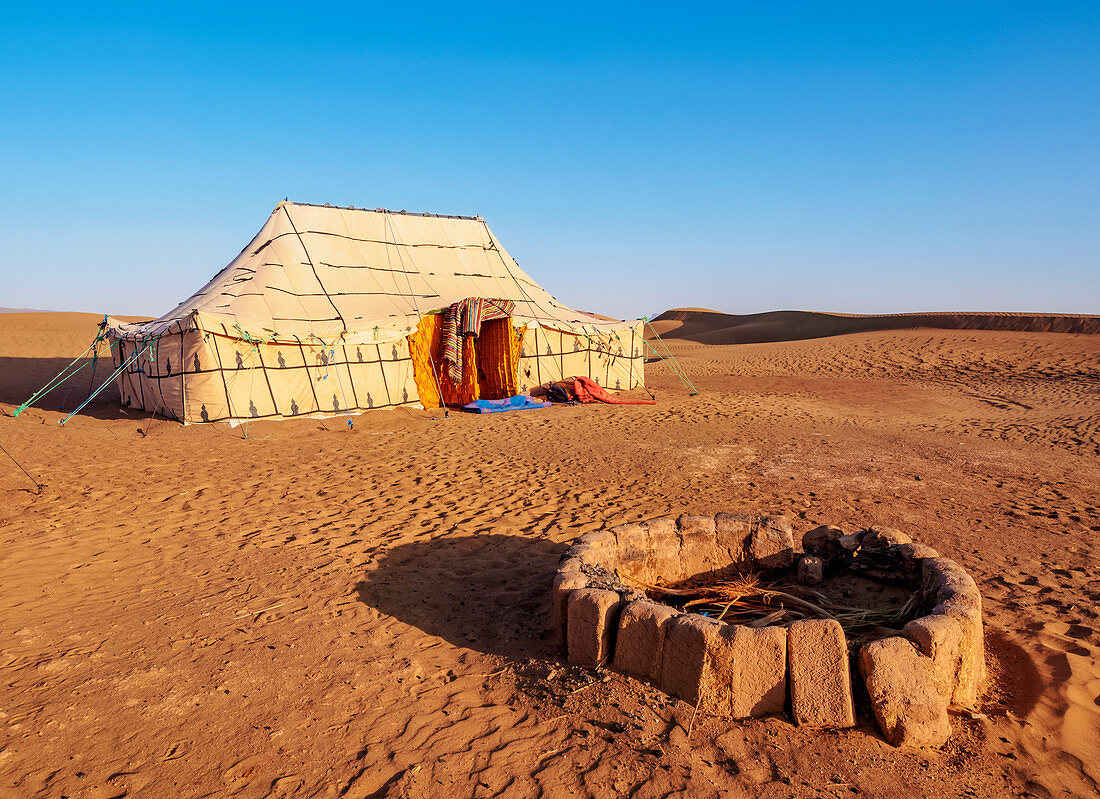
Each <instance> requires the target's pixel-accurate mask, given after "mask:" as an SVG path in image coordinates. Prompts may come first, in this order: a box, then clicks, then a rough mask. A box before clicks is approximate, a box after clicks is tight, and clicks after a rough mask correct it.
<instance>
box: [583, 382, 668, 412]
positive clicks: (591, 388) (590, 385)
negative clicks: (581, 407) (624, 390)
mask: <svg viewBox="0 0 1100 799" xmlns="http://www.w3.org/2000/svg"><path fill="white" fill-rule="evenodd" d="M573 394H574V395H575V396H576V397H577V402H592V400H599V401H600V402H606V403H607V404H609V405H656V404H657V401H656V400H627V399H617V398H615V397H613V396H612V395H611V394H609V393H607V391H606V390H605V389H604V387H603V386H601V385H600V384H599V383H597V382H596V381H595V380H593V379H592V378H591V377H574V378H573Z"/></svg>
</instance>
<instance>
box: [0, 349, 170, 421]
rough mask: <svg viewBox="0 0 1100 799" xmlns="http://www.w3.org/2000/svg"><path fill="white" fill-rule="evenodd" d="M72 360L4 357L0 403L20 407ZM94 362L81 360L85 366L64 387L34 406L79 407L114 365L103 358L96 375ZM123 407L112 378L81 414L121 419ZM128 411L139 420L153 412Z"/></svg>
mask: <svg viewBox="0 0 1100 799" xmlns="http://www.w3.org/2000/svg"><path fill="white" fill-rule="evenodd" d="M71 363H72V359H71V358H0V403H4V404H7V405H15V406H19V405H20V404H22V403H23V402H26V401H27V400H28V399H30V397H31V395H33V394H34V393H35V392H37V391H38V390H39V389H41V388H43V387H44V386H45V385H47V384H48V383H49V382H50V381H51V380H53V378H54V377H56V376H57V375H58V374H60V373H61V370H63V369H65V368H66V367H67V366H69V364H71ZM91 365H92V359H91V358H85V359H83V361H81V362H78V364H77V366H81V367H83V368H81V369H80V371H78V372H77V373H76V374H75V375H73V376H72V377H71V378H69V379H68V380H67V381H65V382H64V383H63V384H62V385H61V386H60V387H58V388H56V389H54V390H52V391H50V392H48V393H47V394H46V395H45V396H44V397H41V398H40V399H38V400H36V401H35V403H34V405H33V406H32V407H35V408H38V409H39V410H43V411H56V412H59V413H68V412H69V411H71V410H73V409H74V408H76V406H78V405H79V404H80V403H82V402H83V401H84V400H85V399H87V397H88V395H89V394H90V393H91V392H92V391H94V390H95V389H97V388H99V387H100V386H101V385H102V384H103V381H104V380H106V379H107V377H108V376H109V375H110V374H111V371H112V369H113V368H114V367H113V366H112V364H111V359H110V358H109V357H106V358H104V357H101V358H100V359H99V362H98V363H96V365H95V373H94V375H93V373H92V369H91ZM121 407H122V405H121V403H120V397H119V393H118V386H117V385H116V384H115V382H114V381H111V385H109V386H107V387H106V388H104V389H103V391H101V392H100V393H99V394H98V395H96V398H95V399H94V400H92V401H91V402H90V403H88V405H86V406H85V407H84V408H83V409H82V410H81V411H80V415H81V416H91V417H93V418H97V419H117V418H119V409H120V408H121ZM126 413H127V414H128V415H129V416H130V418H136V419H140V418H144V417H145V416H151V415H152V414H147V413H146V412H145V411H141V410H137V409H134V408H127V409H126Z"/></svg>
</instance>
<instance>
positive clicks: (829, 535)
mask: <svg viewBox="0 0 1100 799" xmlns="http://www.w3.org/2000/svg"><path fill="white" fill-rule="evenodd" d="M843 535H844V531H843V530H841V529H840V528H839V527H833V525H831V524H823V525H821V526H820V527H815V528H814V529H812V530H810V531H809V532H808V533H806V534H805V535H803V536H802V549H803V550H805V551H806V552H807V553H808V554H810V555H817V556H818V557H820V558H822V559H823V560H826V561H828V560H831V559H832V558H833V556H834V555H836V553H837V551H838V550H839V549H840V539H841V537H842V536H843Z"/></svg>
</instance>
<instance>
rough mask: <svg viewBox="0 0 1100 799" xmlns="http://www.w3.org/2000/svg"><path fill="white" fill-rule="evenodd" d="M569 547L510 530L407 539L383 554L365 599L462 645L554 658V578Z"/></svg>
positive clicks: (363, 590)
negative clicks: (551, 625)
mask: <svg viewBox="0 0 1100 799" xmlns="http://www.w3.org/2000/svg"><path fill="white" fill-rule="evenodd" d="M564 548H565V547H564V545H563V544H555V543H553V542H551V541H546V540H542V539H538V538H526V537H523V536H510V535H473V536H464V537H461V538H437V539H435V540H431V541H423V542H416V543H412V544H402V545H400V546H396V547H394V548H392V549H390V550H389V551H388V552H387V553H386V554H385V555H383V556H382V557H381V558H380V559H379V561H378V565H377V567H376V568H375V569H374V570H373V571H371V572H369V573H368V574H367V577H366V579H364V580H363V581H362V582H360V583H359V584H358V585H357V586H356V591H357V593H358V595H359V600H360V601H361V602H363V603H364V604H367V605H370V606H371V607H373V608H376V609H377V610H379V611H381V612H382V613H385V614H387V615H390V616H393V617H394V618H396V619H400V620H401V621H403V622H405V623H407V624H410V625H412V626H414V627H416V628H418V629H420V630H423V631H424V632H425V633H428V634H429V635H436V636H439V637H441V638H443V639H445V640H446V641H448V642H449V643H451V644H454V645H455V646H461V647H468V648H471V649H475V650H477V651H479V652H484V653H486V654H493V655H500V656H503V657H508V658H517V659H518V658H533V657H549V656H552V654H553V652H554V646H553V644H552V643H551V642H550V640H549V639H550V636H549V633H548V630H547V620H548V618H549V613H550V583H551V581H552V579H553V575H554V569H555V568H556V567H557V563H558V557H559V556H560V554H561V552H562V551H563V550H564Z"/></svg>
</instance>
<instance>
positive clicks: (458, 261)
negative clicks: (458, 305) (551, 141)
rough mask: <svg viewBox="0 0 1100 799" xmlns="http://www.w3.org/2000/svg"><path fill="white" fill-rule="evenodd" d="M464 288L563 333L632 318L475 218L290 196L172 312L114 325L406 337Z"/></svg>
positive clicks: (616, 325) (617, 325)
mask: <svg viewBox="0 0 1100 799" xmlns="http://www.w3.org/2000/svg"><path fill="white" fill-rule="evenodd" d="M467 297H499V298H501V299H508V300H511V301H513V302H514V303H515V304H516V310H515V314H514V318H515V319H516V320H517V322H519V323H521V324H522V323H527V322H536V323H539V324H542V325H544V326H547V327H554V328H557V329H561V330H564V331H566V332H572V333H578V332H587V333H589V334H592V333H596V332H597V331H600V330H616V329H626V328H629V327H630V326H631V324H630V323H622V322H615V321H609V320H606V319H603V318H601V317H597V316H594V315H592V314H588V313H584V312H581V311H576V310H574V309H571V308H569V307H567V306H565V305H563V304H562V303H560V302H558V301H557V300H556V299H555V298H553V297H551V296H550V295H549V294H548V293H547V292H546V291H545V290H544V289H543V288H542V287H541V286H539V285H538V284H537V283H536V282H535V281H534V280H532V279H531V278H530V276H529V275H527V273H526V272H524V271H523V269H522V268H520V266H519V264H518V263H516V261H515V260H514V259H513V258H512V257H511V255H509V254H508V252H507V251H506V250H505V249H504V247H503V246H502V245H501V243H500V242H499V241H498V240H497V239H496V237H495V236H494V235H493V234H492V232H491V231H490V230H489V228H488V226H487V225H486V224H485V221H484V220H482V219H480V218H470V217H439V216H432V215H419V214H403V213H394V212H390V211H383V210H373V211H370V210H362V209H347V208H331V207H325V206H313V205H304V204H298V203H288V202H285V203H280V204H279V205H278V206H276V208H275V210H274V211H273V212H272V214H271V216H270V217H269V218H268V220H267V222H266V223H265V225H264V227H263V229H262V230H261V231H260V233H259V234H258V235H257V236H256V237H255V238H254V239H253V240H252V242H251V243H250V244H249V245H248V246H247V247H245V249H244V250H243V251H242V252H241V253H240V255H238V256H237V258H235V259H234V260H233V261H232V262H231V263H230V264H229V265H228V266H227V267H226V268H225V269H223V270H222V271H221V272H220V273H218V275H216V276H215V277H214V278H213V279H212V280H211V281H210V282H209V283H208V284H207V285H206V286H204V287H203V288H202V289H200V290H199V291H198V292H196V294H195V295H193V296H192V297H189V298H188V299H187V300H185V301H184V302H183V303H181V304H180V305H179V306H178V307H177V308H176V309H174V310H173V311H171V312H170V313H168V314H165V315H164V316H162V317H161V318H160V319H157V320H155V321H153V322H149V323H144V324H140V325H129V324H126V323H122V322H118V321H117V320H111V325H112V329H113V330H114V331H115V332H116V333H117V334H118V335H123V336H129V337H134V338H136V337H140V336H143V335H144V336H152V335H156V334H158V333H162V332H164V331H165V330H167V329H168V328H170V327H171V326H173V325H176V326H177V327H178V328H180V329H182V328H183V327H186V326H194V325H195V318H194V317H195V316H196V315H205V316H207V317H208V318H209V319H211V320H219V319H220V320H223V323H225V324H226V327H232V326H234V325H240V327H241V328H242V329H243V330H245V331H247V332H249V333H251V334H253V335H259V334H261V333H262V332H263V331H265V330H266V331H271V332H273V333H274V334H275V335H276V336H277V337H279V338H280V339H282V338H292V337H294V336H298V337H299V338H301V339H302V340H306V339H308V338H310V337H311V336H317V337H320V338H323V339H325V340H326V341H330V342H334V341H335V338H334V336H340V335H341V334H343V335H345V336H346V335H347V334H358V333H361V332H364V331H369V330H372V329H375V328H377V329H378V331H379V332H380V334H385V333H399V334H401V335H406V334H408V333H410V332H411V331H412V330H413V329H414V328H415V326H416V324H417V322H418V321H419V320H420V319H421V318H422V317H423V316H424V315H426V314H428V313H430V312H431V311H436V310H441V309H442V308H445V307H447V306H448V305H451V304H452V303H455V302H458V301H460V300H463V299H466V298H467ZM222 332H226V331H222ZM380 337H382V338H384V335H382V336H380Z"/></svg>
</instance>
